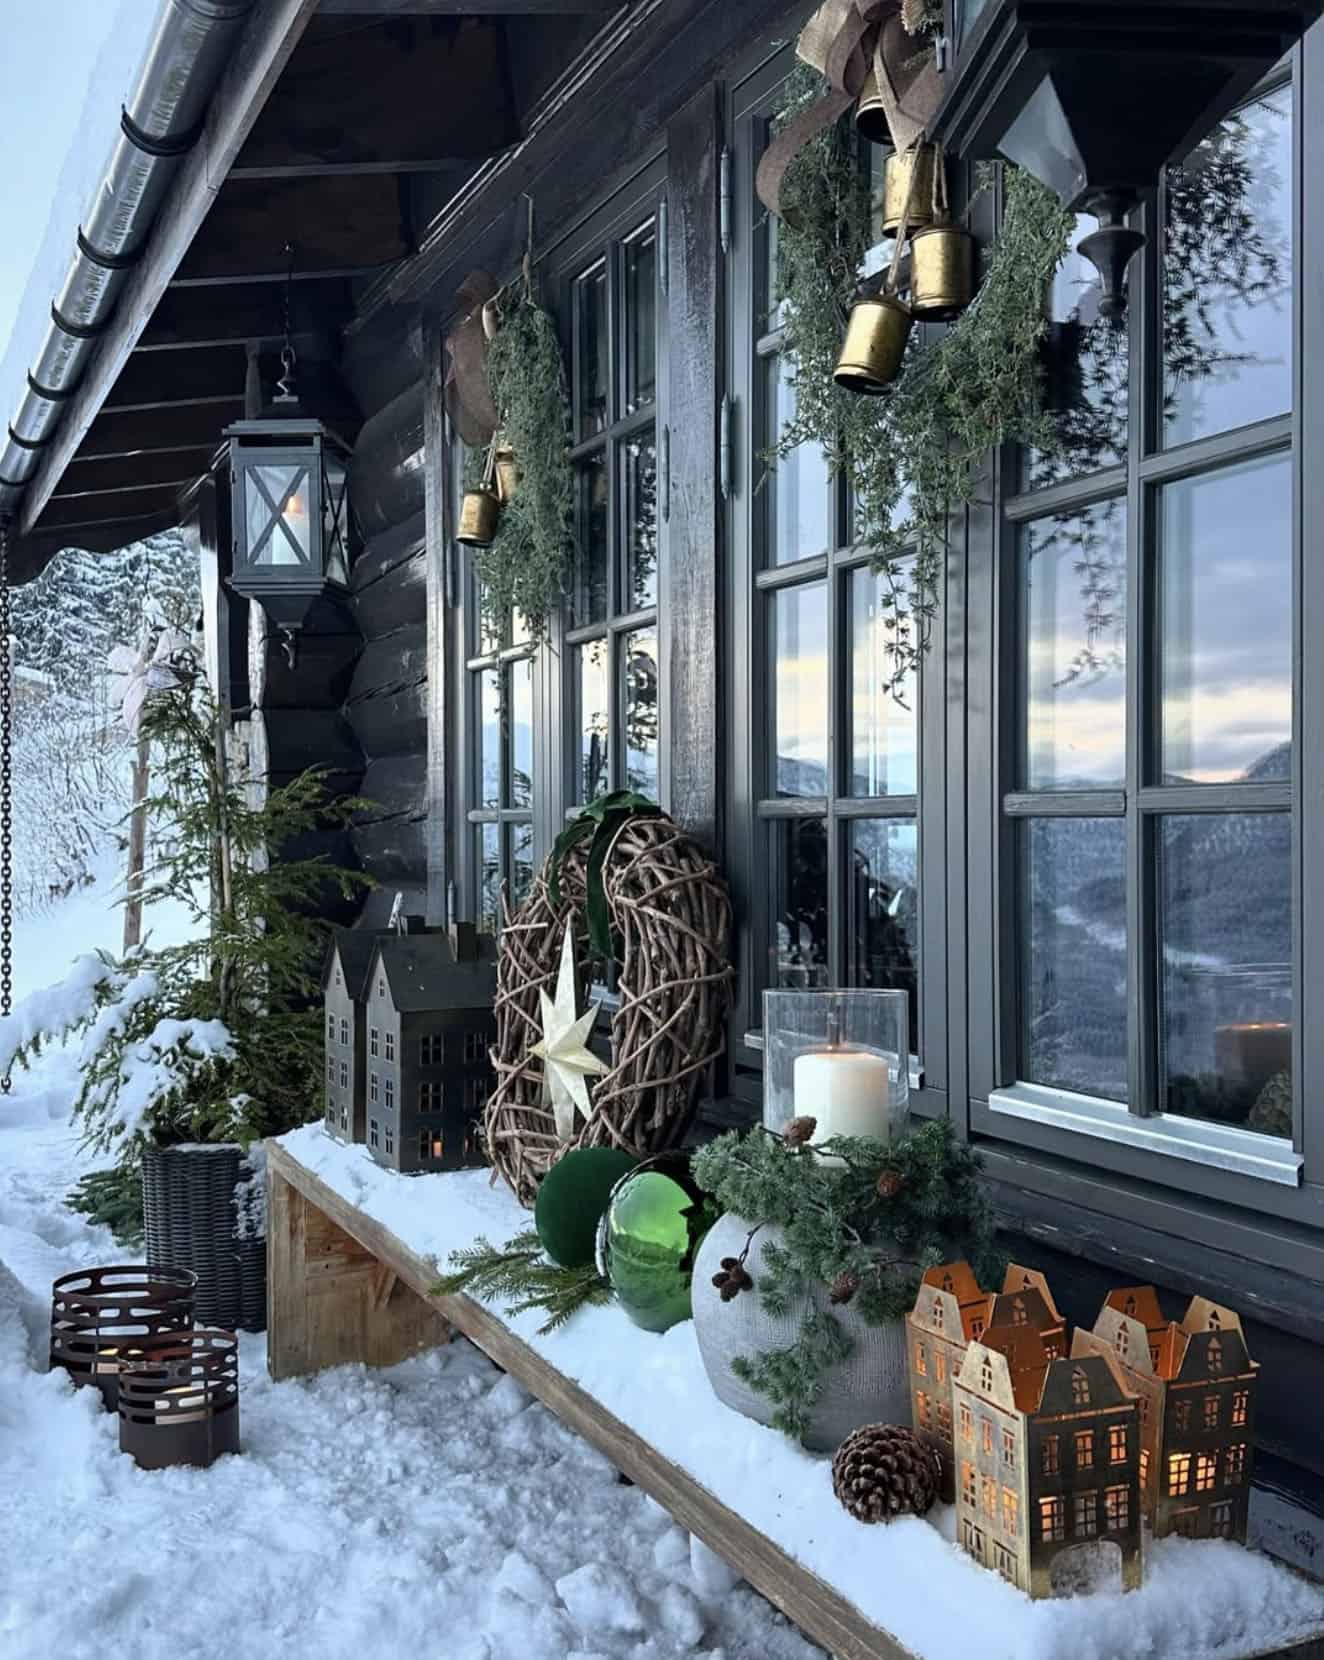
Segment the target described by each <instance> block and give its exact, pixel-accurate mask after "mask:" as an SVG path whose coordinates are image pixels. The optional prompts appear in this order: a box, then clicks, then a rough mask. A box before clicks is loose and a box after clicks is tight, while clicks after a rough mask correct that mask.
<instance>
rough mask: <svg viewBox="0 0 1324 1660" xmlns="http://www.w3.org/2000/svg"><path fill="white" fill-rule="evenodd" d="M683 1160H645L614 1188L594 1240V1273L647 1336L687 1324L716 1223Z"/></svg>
mask: <svg viewBox="0 0 1324 1660" xmlns="http://www.w3.org/2000/svg"><path fill="white" fill-rule="evenodd" d="M715 1216H716V1211H715V1207H714V1206H713V1204H712V1202H711V1201H710V1200H707V1199H705V1197H704V1195H703V1194H702V1193H701V1192H700V1191H699V1189H698V1188H697V1187H696V1186H695V1183H694V1180H693V1178H692V1177H691V1175H690V1171H689V1159H688V1158H687V1157H686V1156H685V1155H684V1154H679V1153H678V1154H667V1155H663V1157H661V1158H659V1159H650V1160H649V1161H648V1164H647V1166H646V1167H644V1168H642V1169H639V1170H636V1171H633V1172H632V1173H631V1174H630V1175H628V1176H626V1177H624V1178H623V1179H622V1180H621V1181H620V1182H619V1183H618V1184H617V1186H616V1190H615V1192H614V1193H613V1194H612V1196H611V1203H610V1204H609V1205H608V1206H607V1212H606V1215H605V1216H604V1217H603V1218H602V1227H601V1229H600V1231H599V1234H598V1267H599V1269H600V1270H601V1272H602V1273H603V1274H605V1275H606V1277H607V1279H608V1281H609V1282H610V1284H611V1288H612V1291H613V1293H614V1294H615V1297H616V1301H617V1302H618V1303H619V1304H620V1305H621V1307H622V1308H623V1309H624V1310H625V1312H626V1313H627V1314H628V1315H629V1316H630V1318H631V1319H632V1320H633V1321H634V1323H635V1325H636V1326H642V1327H643V1328H644V1330H645V1331H666V1330H667V1329H668V1327H670V1326H674V1325H676V1324H677V1323H678V1322H679V1321H681V1320H688V1319H689V1318H690V1281H691V1279H692V1278H693V1275H694V1258H695V1254H696V1252H697V1251H698V1249H699V1246H700V1244H701V1243H702V1241H703V1236H704V1234H705V1233H707V1231H708V1229H709V1227H710V1226H711V1225H712V1223H713V1221H714V1220H715Z"/></svg>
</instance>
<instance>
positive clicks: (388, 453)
mask: <svg viewBox="0 0 1324 1660" xmlns="http://www.w3.org/2000/svg"><path fill="white" fill-rule="evenodd" d="M425 472H426V467H425V465H424V457H423V388H422V386H421V384H419V383H415V384H414V385H412V386H410V387H408V388H407V389H406V390H405V391H403V392H401V393H400V395H399V397H396V398H393V399H392V400H391V402H390V403H388V404H387V405H386V406H385V407H384V408H383V409H379V410H378V411H377V413H376V414H375V415H373V416H372V417H371V418H370V419H369V420H367V421H365V422H364V423H363V430H362V431H361V432H360V433H359V437H358V442H357V444H356V445H355V446H354V455H353V458H352V459H351V461H350V469H349V491H350V499H351V501H353V503H354V511H355V513H356V514H357V515H358V519H359V523H360V524H361V525H362V527H363V532H364V534H365V535H366V536H377V535H380V533H381V532H382V531H384V530H391V529H393V528H394V527H395V526H396V525H398V524H403V523H404V521H405V520H406V519H412V518H413V517H414V516H415V514H417V513H421V512H422V511H423V498H424V473H425Z"/></svg>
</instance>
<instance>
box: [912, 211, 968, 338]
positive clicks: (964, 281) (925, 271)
mask: <svg viewBox="0 0 1324 1660" xmlns="http://www.w3.org/2000/svg"><path fill="white" fill-rule="evenodd" d="M974 286H975V239H974V237H973V236H971V234H970V232H969V231H967V230H965V229H963V227H962V226H960V225H952V224H944V225H930V227H929V228H928V230H923V231H917V232H916V234H915V236H914V237H913V238H912V239H911V243H910V309H911V310H912V311H913V312H914V313H915V316H916V317H917V318H919V320H920V322H922V323H946V322H950V321H951V319H952V318H953V317H959V316H960V315H961V313H962V312H963V311H964V310H965V308H966V307H967V306H968V305H969V304H970V300H971V298H972V296H973V294H974Z"/></svg>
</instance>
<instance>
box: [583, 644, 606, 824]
mask: <svg viewBox="0 0 1324 1660" xmlns="http://www.w3.org/2000/svg"><path fill="white" fill-rule="evenodd" d="M610 729H611V692H610V686H609V683H608V679H607V642H606V641H605V640H592V641H590V642H589V644H588V645H586V646H581V647H580V648H579V799H580V801H596V800H597V798H598V796H600V795H604V794H605V793H606V791H607V789H608V773H607V767H608V755H607V734H608V732H609V731H610Z"/></svg>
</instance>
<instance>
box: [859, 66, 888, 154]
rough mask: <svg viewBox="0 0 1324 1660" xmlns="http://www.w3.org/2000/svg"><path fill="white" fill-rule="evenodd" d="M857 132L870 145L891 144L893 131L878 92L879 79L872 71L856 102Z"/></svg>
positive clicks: (866, 78)
mask: <svg viewBox="0 0 1324 1660" xmlns="http://www.w3.org/2000/svg"><path fill="white" fill-rule="evenodd" d="M855 131H856V132H857V133H859V135H860V137H861V138H863V139H867V140H868V141H869V143H870V144H891V142H892V129H891V128H890V127H889V126H888V124H887V111H886V110H885V109H884V108H883V100H882V97H881V95H880V94H879V91H878V77H877V76H876V75H875V74H874V72H873V70H872V69H871V70H870V71H869V73H868V75H867V76H866V77H865V81H864V85H863V86H862V87H861V88H860V96H859V97H858V98H857V99H856V101H855Z"/></svg>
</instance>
